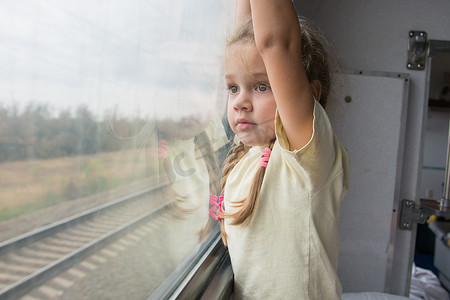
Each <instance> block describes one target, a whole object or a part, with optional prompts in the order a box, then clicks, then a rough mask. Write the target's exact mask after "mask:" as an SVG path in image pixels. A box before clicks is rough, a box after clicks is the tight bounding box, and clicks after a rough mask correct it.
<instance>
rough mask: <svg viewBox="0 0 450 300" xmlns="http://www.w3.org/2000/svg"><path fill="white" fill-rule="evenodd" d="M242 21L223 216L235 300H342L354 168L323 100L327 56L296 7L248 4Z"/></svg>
mask: <svg viewBox="0 0 450 300" xmlns="http://www.w3.org/2000/svg"><path fill="white" fill-rule="evenodd" d="M250 15H251V17H249V16H250ZM237 20H238V21H237V29H236V32H235V34H234V36H233V37H232V38H231V39H230V40H229V42H228V44H227V47H226V52H225V79H226V84H227V86H228V89H229V99H228V121H229V124H230V127H231V128H232V130H233V131H234V133H235V134H236V135H237V136H238V137H239V139H240V143H239V144H238V145H237V146H235V148H234V149H233V152H232V154H231V155H230V156H229V157H228V159H227V161H226V162H225V166H224V178H223V182H222V195H223V196H224V198H223V203H220V207H221V209H222V212H221V213H219V218H221V225H222V234H223V240H224V242H225V244H227V245H228V249H229V253H230V257H231V262H232V267H233V271H234V278H235V289H234V295H235V299H242V298H243V299H318V300H325V299H326V300H330V299H339V298H340V294H341V285H340V282H339V279H338V277H337V275H336V267H337V257H338V247H339V242H340V239H339V226H338V222H339V206H340V202H341V200H342V197H343V195H344V193H345V191H346V189H347V186H348V170H349V167H348V159H347V154H346V151H345V150H344V148H343V147H342V145H341V144H340V142H339V141H338V139H337V138H336V136H335V135H334V133H333V130H332V128H331V125H330V122H329V120H328V118H327V116H326V114H325V111H324V109H323V108H322V106H321V105H320V104H319V102H318V101H320V103H321V104H324V103H325V100H326V97H327V94H328V89H329V76H330V74H329V70H328V62H327V59H326V57H325V54H324V49H323V47H322V45H321V44H320V42H319V40H318V39H317V38H316V37H315V36H314V35H313V33H311V32H310V31H309V29H308V28H307V27H306V25H304V22H303V21H302V22H301V25H300V23H299V20H298V18H297V14H296V11H295V8H294V6H293V3H292V0H239V3H238V13H237ZM316 99H317V100H318V101H316Z"/></svg>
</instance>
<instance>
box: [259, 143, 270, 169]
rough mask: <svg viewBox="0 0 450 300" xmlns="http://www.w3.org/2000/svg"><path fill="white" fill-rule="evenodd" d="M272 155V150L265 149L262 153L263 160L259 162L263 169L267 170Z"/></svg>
mask: <svg viewBox="0 0 450 300" xmlns="http://www.w3.org/2000/svg"><path fill="white" fill-rule="evenodd" d="M270 153H272V150H270V148H267V147H266V148H264V150H263V151H262V152H261V159H260V160H259V165H260V166H261V167H264V168H267V164H268V163H269V158H270Z"/></svg>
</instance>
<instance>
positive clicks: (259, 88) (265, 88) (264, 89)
mask: <svg viewBox="0 0 450 300" xmlns="http://www.w3.org/2000/svg"><path fill="white" fill-rule="evenodd" d="M269 89H270V86H269V85H268V84H266V83H261V84H258V85H257V86H256V90H257V91H258V92H267V91H268V90H269Z"/></svg>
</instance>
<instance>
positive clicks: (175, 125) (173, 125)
mask: <svg viewBox="0 0 450 300" xmlns="http://www.w3.org/2000/svg"><path fill="white" fill-rule="evenodd" d="M215 98H216V96H215V95H214V93H201V92H198V91H196V92H194V93H193V92H192V91H190V90H184V91H182V92H180V93H178V94H176V95H170V96H169V97H163V98H162V99H163V100H161V101H160V103H158V108H157V111H156V119H157V120H156V125H157V127H158V130H159V131H160V132H162V133H164V134H165V136H166V137H167V138H175V139H182V140H186V139H190V138H193V137H195V136H196V135H198V134H199V133H200V132H202V131H203V130H205V128H206V127H207V126H208V124H209V122H210V121H211V118H212V115H213V113H214V104H215V101H216V100H215Z"/></svg>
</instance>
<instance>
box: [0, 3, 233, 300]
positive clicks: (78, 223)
mask: <svg viewBox="0 0 450 300" xmlns="http://www.w3.org/2000/svg"><path fill="white" fill-rule="evenodd" d="M233 13H234V7H232V5H231V4H230V3H229V1H225V0H221V1H216V0H215V1H211V0H190V1H187V0H164V1H159V0H135V1H125V0H108V1H104V0H95V1H87V0H82V1H58V0H35V1H26V0H5V1H1V2H0V65H1V68H0V299H9V298H14V299H16V298H22V299H50V298H51V299H130V298H132V299H147V298H149V297H151V295H152V294H153V293H154V292H155V291H158V292H161V289H170V288H172V287H174V286H177V284H178V282H179V281H180V280H183V276H184V275H185V274H187V273H189V272H190V270H191V269H190V268H191V267H192V266H193V265H196V264H197V263H198V260H199V259H200V258H201V257H202V256H204V255H205V253H206V252H207V249H209V248H210V247H211V245H212V244H213V243H217V239H218V236H219V230H218V224H217V221H216V220H214V219H213V218H211V217H210V216H209V210H210V204H209V196H210V195H211V194H213V195H217V194H218V192H219V180H220V178H219V177H220V171H219V166H220V162H221V160H222V159H223V156H224V153H226V151H227V142H228V138H227V133H226V130H225V129H224V126H223V122H222V116H223V112H224V109H225V106H224V105H225V100H226V91H225V88H224V83H223V80H222V76H223V74H222V67H221V65H222V48H223V44H224V40H225V35H226V32H227V26H229V24H231V23H232V22H230V20H231V19H232V15H233Z"/></svg>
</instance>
